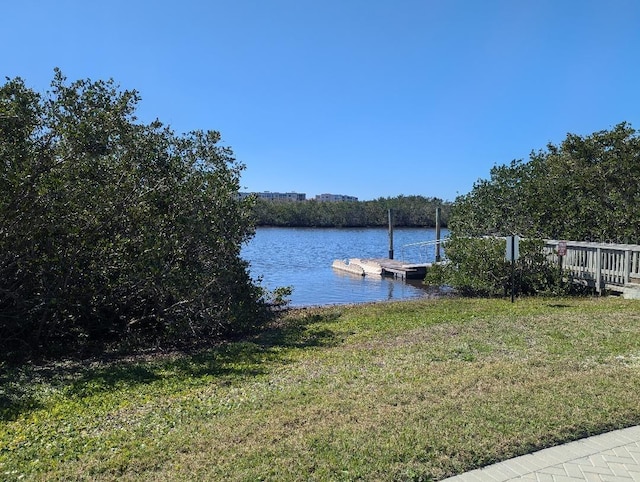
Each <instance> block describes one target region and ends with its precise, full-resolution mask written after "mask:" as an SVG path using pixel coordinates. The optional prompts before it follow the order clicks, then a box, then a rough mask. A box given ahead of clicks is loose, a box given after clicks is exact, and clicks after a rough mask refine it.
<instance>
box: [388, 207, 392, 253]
mask: <svg viewBox="0 0 640 482" xmlns="http://www.w3.org/2000/svg"><path fill="white" fill-rule="evenodd" d="M388 214H389V259H393V212H392V211H391V209H389V212H388Z"/></svg>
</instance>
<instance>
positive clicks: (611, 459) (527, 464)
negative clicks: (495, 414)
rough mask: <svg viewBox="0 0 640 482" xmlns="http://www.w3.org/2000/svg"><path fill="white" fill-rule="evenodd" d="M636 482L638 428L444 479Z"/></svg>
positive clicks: (639, 478)
mask: <svg viewBox="0 0 640 482" xmlns="http://www.w3.org/2000/svg"><path fill="white" fill-rule="evenodd" d="M445 480H446V481H448V482H479V481H482V482H494V481H506V480H520V481H545V482H546V481H549V482H565V481H566V482H570V481H579V480H588V481H620V482H624V481H638V482H640V427H631V428H626V429H622V430H616V431H614V432H609V433H605V434H602V435H596V436H594V437H589V438H586V439H582V440H577V441H575V442H570V443H567V444H564V445H559V446H557V447H551V448H548V449H544V450H540V451H539V452H534V453H532V454H528V455H523V456H521V457H516V458H515V459H511V460H506V461H504V462H500V463H497V464H494V465H489V466H487V467H484V468H482V469H477V470H473V471H471V472H467V473H464V474H461V475H457V476H455V477H450V478H448V479H445Z"/></svg>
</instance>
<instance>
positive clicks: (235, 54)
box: [0, 0, 640, 200]
mask: <svg viewBox="0 0 640 482" xmlns="http://www.w3.org/2000/svg"><path fill="white" fill-rule="evenodd" d="M0 41H1V44H2V47H3V48H2V53H1V54H0V74H1V75H2V76H3V78H4V77H10V78H13V77H22V78H23V79H24V80H25V82H26V83H27V85H28V86H30V87H32V88H34V89H36V90H38V91H41V92H44V91H45V90H46V89H47V88H48V87H49V83H50V81H51V79H52V77H53V69H54V67H60V68H61V69H62V71H63V73H64V74H65V75H66V76H67V77H68V79H69V80H77V79H80V78H91V79H93V80H97V79H108V78H113V79H114V80H115V81H116V82H117V83H119V84H120V86H121V87H122V88H123V89H136V90H138V91H139V92H140V94H141V96H142V101H141V104H140V107H139V111H138V113H139V118H140V119H141V120H143V121H145V122H149V121H151V120H153V119H155V118H159V119H160V120H161V121H163V122H164V123H166V124H169V125H171V126H172V127H173V128H174V130H175V131H176V132H178V133H182V132H187V131H190V130H194V129H213V130H218V131H220V132H221V133H222V138H223V142H224V144H225V145H227V146H230V147H232V148H233V151H234V153H235V155H236V157H237V158H238V160H240V161H242V162H243V163H244V164H245V165H246V169H245V171H244V172H243V175H242V190H246V191H286V192H289V191H296V192H304V193H306V194H307V196H308V197H313V196H315V195H316V194H321V193H334V194H348V195H353V196H357V197H358V198H360V199H361V200H368V199H376V198H378V197H380V196H383V197H387V196H398V195H401V194H403V195H413V194H419V195H424V196H436V197H440V198H443V199H446V200H453V199H455V197H456V195H457V194H465V193H467V192H469V190H470V189H471V188H472V186H473V183H474V182H475V181H476V180H478V179H479V178H488V176H489V170H490V168H491V167H492V166H493V165H495V164H505V163H509V162H510V161H511V160H512V159H522V158H525V159H526V158H527V157H528V155H529V153H530V152H531V151H532V150H539V149H542V148H544V147H545V146H546V145H547V143H549V142H553V143H559V142H561V141H562V140H563V139H564V137H565V136H566V134H567V133H569V132H571V133H575V134H580V135H588V134H590V133H592V132H595V131H599V130H606V129H610V128H611V127H613V126H614V125H616V124H618V123H619V122H622V121H628V122H630V123H631V125H632V127H634V128H636V129H640V2H639V1H637V0H600V1H594V0H439V1H434V0H224V1H223V0H199V1H195V0H180V1H162V0H157V1H153V2H152V1H137V0H128V1H121V0H111V1H109V0H104V1H96V2H94V1H87V0H50V1H45V0H42V1H37V0H21V1H12V2H5V4H3V6H2V28H0Z"/></svg>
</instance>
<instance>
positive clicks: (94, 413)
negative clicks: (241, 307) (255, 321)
mask: <svg viewBox="0 0 640 482" xmlns="http://www.w3.org/2000/svg"><path fill="white" fill-rule="evenodd" d="M0 382H1V385H0V479H6V480H19V479H21V480H115V479H118V480H225V481H226V480H278V481H281V480H320V481H324V480H394V481H395V480H437V479H441V478H443V477H446V476H448V475H452V474H455V473H460V472H463V471H466V470H470V469H473V468H476V467H479V466H483V465H486V464H490V463H492V462H496V461H499V460H503V459H506V458H509V457H513V456H516V455H521V454H524V453H527V452H530V451H533V450H536V449H540V448H543V447H548V446H551V445H554V444H558V443H562V442H565V441H569V440H573V439H577V438H580V437H583V436H586V435H591V434H595V433H600V432H604V431H607V430H610V429H615V428H620V427H625V426H629V425H634V424H639V423H640V403H639V402H638V397H637V393H639V392H640V305H639V304H638V302H637V301H636V302H634V301H625V300H622V299H619V298H597V299H590V298H580V299H568V298H567V299H522V300H518V301H517V302H516V303H514V304H511V303H510V302H508V301H505V300H467V299H442V300H433V301H418V302H400V303H382V304H372V305H363V306H351V307H330V308H325V309H307V310H297V311H294V312H292V313H290V314H289V315H288V316H286V317H284V318H283V319H281V320H279V322H278V323H277V324H276V325H275V326H273V327H271V328H269V329H268V330H265V331H264V332H263V333H261V334H259V335H258V336H256V337H255V338H252V339H247V340H244V341H242V342H237V343H229V344H225V345H222V346H220V347H218V348H216V349H211V350H207V351H204V352H200V353H197V354H190V355H184V354H183V355H178V354H172V355H163V356H160V355H155V356H147V357H142V356H141V357H138V358H134V359H129V360H118V361H101V362H98V361H95V362H93V363H87V362H85V363H77V362H67V363H52V364H49V365H44V366H42V365H41V366H28V367H22V368H20V369H16V368H8V367H3V368H2V370H1V371H0Z"/></svg>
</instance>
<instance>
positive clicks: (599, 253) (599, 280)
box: [596, 248, 602, 293]
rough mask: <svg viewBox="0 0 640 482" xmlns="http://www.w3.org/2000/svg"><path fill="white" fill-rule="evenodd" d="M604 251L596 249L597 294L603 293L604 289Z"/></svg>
mask: <svg viewBox="0 0 640 482" xmlns="http://www.w3.org/2000/svg"><path fill="white" fill-rule="evenodd" d="M601 283H602V250H601V249H600V248H596V292H597V293H601V292H602V287H601V286H600V284H601Z"/></svg>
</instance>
